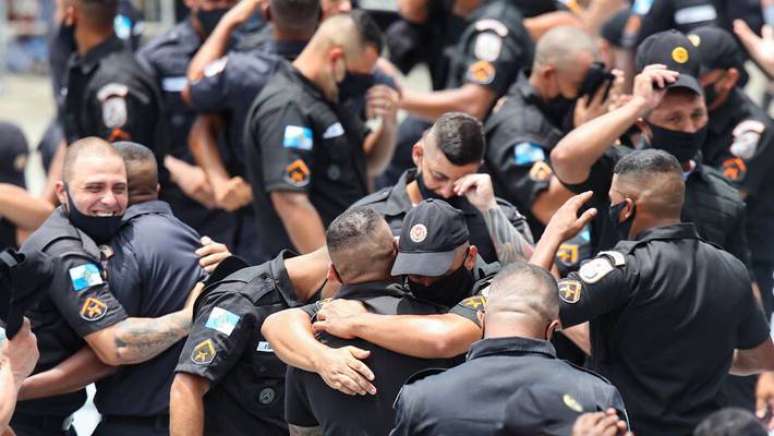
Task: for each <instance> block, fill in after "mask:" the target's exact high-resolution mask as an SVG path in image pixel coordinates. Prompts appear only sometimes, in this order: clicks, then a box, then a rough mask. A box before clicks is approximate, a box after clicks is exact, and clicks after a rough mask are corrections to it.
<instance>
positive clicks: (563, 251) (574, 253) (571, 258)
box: [556, 243, 579, 266]
mask: <svg viewBox="0 0 774 436" xmlns="http://www.w3.org/2000/svg"><path fill="white" fill-rule="evenodd" d="M578 253H579V249H578V245H577V244H567V243H564V244H562V245H560V246H559V251H557V252H556V258H557V259H559V261H560V262H562V263H563V264H564V265H568V266H569V265H574V264H576V263H578Z"/></svg>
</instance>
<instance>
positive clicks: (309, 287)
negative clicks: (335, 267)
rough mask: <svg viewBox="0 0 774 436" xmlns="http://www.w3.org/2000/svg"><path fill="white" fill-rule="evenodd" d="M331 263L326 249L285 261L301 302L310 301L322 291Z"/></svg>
mask: <svg viewBox="0 0 774 436" xmlns="http://www.w3.org/2000/svg"><path fill="white" fill-rule="evenodd" d="M329 262H330V259H329V258H328V249H327V248H326V247H322V248H320V249H318V250H315V251H313V252H311V253H309V254H305V255H303V256H296V257H292V258H290V259H286V260H285V269H287V271H288V277H290V283H291V284H292V285H293V290H294V291H295V292H296V297H298V299H299V300H301V301H308V300H309V299H310V298H311V297H312V296H313V295H314V293H315V292H317V290H318V289H320V286H322V285H323V283H324V282H325V277H326V274H327V272H328V263H329ZM326 287H328V286H327V285H326Z"/></svg>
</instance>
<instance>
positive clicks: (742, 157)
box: [721, 119, 774, 196]
mask: <svg viewBox="0 0 774 436" xmlns="http://www.w3.org/2000/svg"><path fill="white" fill-rule="evenodd" d="M770 124H771V123H764V122H762V121H759V120H754V119H748V120H745V121H742V122H741V123H739V124H738V125H737V126H736V127H734V130H733V138H732V141H733V142H732V144H731V147H730V148H729V152H730V156H728V157H727V158H726V159H725V160H724V161H723V162H722V163H721V166H722V171H723V175H724V176H725V178H726V179H728V180H729V181H730V182H731V183H733V184H734V185H735V186H736V187H737V188H740V189H743V190H744V191H746V192H747V193H749V194H750V195H753V196H754V195H758V194H759V193H760V190H761V189H762V188H765V182H766V180H767V179H768V177H769V174H770V173H771V170H772V169H774V131H772V128H771V125H770Z"/></svg>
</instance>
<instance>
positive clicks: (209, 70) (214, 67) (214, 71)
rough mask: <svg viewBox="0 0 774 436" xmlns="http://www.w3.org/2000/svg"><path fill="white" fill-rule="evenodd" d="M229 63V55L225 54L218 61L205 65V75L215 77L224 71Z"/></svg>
mask: <svg viewBox="0 0 774 436" xmlns="http://www.w3.org/2000/svg"><path fill="white" fill-rule="evenodd" d="M227 63H228V56H223V57H222V58H220V59H218V60H216V61H213V62H210V63H209V64H207V66H206V67H204V77H213V76H217V75H218V74H220V73H222V72H223V70H225V69H226V64H227Z"/></svg>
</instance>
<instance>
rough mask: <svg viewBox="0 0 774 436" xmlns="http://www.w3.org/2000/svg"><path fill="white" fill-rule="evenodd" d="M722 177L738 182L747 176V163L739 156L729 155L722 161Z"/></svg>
mask: <svg viewBox="0 0 774 436" xmlns="http://www.w3.org/2000/svg"><path fill="white" fill-rule="evenodd" d="M721 166H722V168H723V177H725V178H726V179H727V180H729V181H731V182H734V183H739V182H741V181H743V180H744V178H745V177H746V176H747V164H746V163H744V160H742V158H739V157H731V158H728V159H726V160H724V161H723V163H722V164H721Z"/></svg>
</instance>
